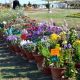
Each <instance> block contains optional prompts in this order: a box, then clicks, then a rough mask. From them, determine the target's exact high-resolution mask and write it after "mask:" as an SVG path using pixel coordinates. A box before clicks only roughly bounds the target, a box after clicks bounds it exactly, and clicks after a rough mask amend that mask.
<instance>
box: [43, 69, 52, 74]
mask: <svg viewBox="0 0 80 80" xmlns="http://www.w3.org/2000/svg"><path fill="white" fill-rule="evenodd" d="M42 72H43V73H44V74H46V75H51V68H50V67H43V70H42Z"/></svg>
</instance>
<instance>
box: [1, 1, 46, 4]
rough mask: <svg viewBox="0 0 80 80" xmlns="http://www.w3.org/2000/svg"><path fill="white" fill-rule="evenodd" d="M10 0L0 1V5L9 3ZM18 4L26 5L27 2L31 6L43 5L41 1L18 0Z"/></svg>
mask: <svg viewBox="0 0 80 80" xmlns="http://www.w3.org/2000/svg"><path fill="white" fill-rule="evenodd" d="M9 1H11V0H0V3H9ZM19 2H20V4H27V3H28V2H30V3H32V4H36V3H37V4H42V3H45V1H43V0H19Z"/></svg>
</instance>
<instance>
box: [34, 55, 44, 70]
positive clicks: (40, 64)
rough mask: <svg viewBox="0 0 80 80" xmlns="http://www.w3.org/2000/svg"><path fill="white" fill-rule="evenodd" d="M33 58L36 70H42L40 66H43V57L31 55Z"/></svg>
mask: <svg viewBox="0 0 80 80" xmlns="http://www.w3.org/2000/svg"><path fill="white" fill-rule="evenodd" d="M33 56H34V58H35V62H36V63H37V67H38V70H42V68H43V67H42V64H43V60H44V57H43V56H42V55H40V54H33Z"/></svg>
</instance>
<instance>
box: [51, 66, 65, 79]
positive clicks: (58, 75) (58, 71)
mask: <svg viewBox="0 0 80 80" xmlns="http://www.w3.org/2000/svg"><path fill="white" fill-rule="evenodd" d="M65 70H66V69H65V68H53V67H51V74H52V79H53V80H65V79H64V78H62V76H64V73H65Z"/></svg>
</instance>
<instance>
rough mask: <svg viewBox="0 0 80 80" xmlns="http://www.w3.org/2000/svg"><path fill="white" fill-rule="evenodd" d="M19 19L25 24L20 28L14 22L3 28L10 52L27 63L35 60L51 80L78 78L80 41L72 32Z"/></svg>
mask: <svg viewBox="0 0 80 80" xmlns="http://www.w3.org/2000/svg"><path fill="white" fill-rule="evenodd" d="M21 20H24V21H25V24H24V25H21V26H22V27H21V28H16V27H14V26H15V23H17V21H16V22H15V23H14V24H13V25H10V26H9V27H7V28H4V33H5V37H6V40H7V42H8V46H9V48H10V50H11V51H13V52H15V53H16V54H17V55H21V56H22V57H23V58H25V59H27V60H29V61H32V60H34V61H35V62H36V63H37V67H38V69H39V70H41V71H44V73H46V74H52V78H53V80H68V79H71V78H72V79H73V78H77V77H76V76H77V75H78V73H77V68H80V66H79V62H80V49H79V48H80V40H79V34H77V32H76V31H75V29H74V28H71V29H67V30H64V29H63V28H62V27H58V26H56V25H55V24H47V23H46V22H41V23H37V22H36V20H31V19H28V20H27V19H26V20H25V19H24V18H20V21H21ZM18 22H19V20H18ZM46 70H47V72H45V71H46ZM75 80H76V79H75Z"/></svg>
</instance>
